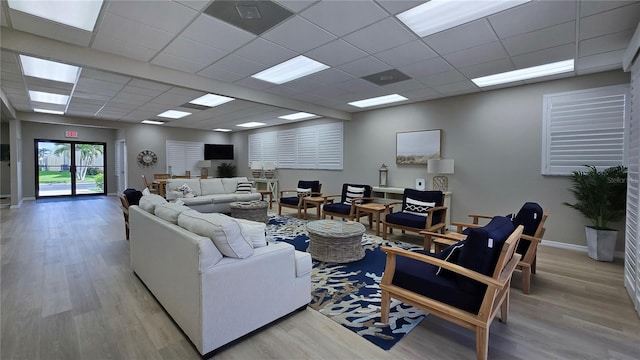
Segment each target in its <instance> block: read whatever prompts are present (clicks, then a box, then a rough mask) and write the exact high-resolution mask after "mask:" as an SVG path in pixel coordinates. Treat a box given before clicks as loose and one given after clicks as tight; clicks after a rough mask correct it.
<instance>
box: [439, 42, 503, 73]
mask: <svg viewBox="0 0 640 360" xmlns="http://www.w3.org/2000/svg"><path fill="white" fill-rule="evenodd" d="M443 57H444V58H445V59H446V60H447V61H448V62H449V63H450V64H451V65H453V66H454V67H467V66H471V65H476V64H482V63H485V62H489V61H495V60H499V59H503V58H507V57H509V55H507V52H506V51H504V48H503V47H502V44H501V43H500V42H498V41H496V42H493V43H489V44H483V45H480V46H476V47H474V48H470V49H467V50H462V51H458V52H455V53H451V54H448V55H444V56H443Z"/></svg>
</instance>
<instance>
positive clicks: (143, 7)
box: [107, 1, 198, 35]
mask: <svg viewBox="0 0 640 360" xmlns="http://www.w3.org/2000/svg"><path fill="white" fill-rule="evenodd" d="M107 4H108V8H107V12H108V13H112V14H116V15H118V16H121V17H124V18H127V19H130V20H133V21H135V22H138V23H142V24H145V25H147V26H150V27H154V28H158V29H160V30H163V31H166V32H168V33H171V34H173V35H176V34H178V33H179V32H180V31H182V29H184V27H185V26H187V24H189V23H190V22H191V21H192V20H193V18H195V17H196V16H197V15H198V12H197V11H195V10H193V9H191V8H189V7H186V6H184V5H181V4H178V3H176V2H173V1H154V2H153V6H149V4H148V3H147V2H145V1H110V2H108V3H107Z"/></svg>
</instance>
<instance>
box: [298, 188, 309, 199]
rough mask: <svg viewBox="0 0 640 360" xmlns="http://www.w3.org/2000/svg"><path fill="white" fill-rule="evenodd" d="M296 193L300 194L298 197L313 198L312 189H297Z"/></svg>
mask: <svg viewBox="0 0 640 360" xmlns="http://www.w3.org/2000/svg"><path fill="white" fill-rule="evenodd" d="M296 191H297V192H298V197H310V196H311V188H308V189H303V188H296Z"/></svg>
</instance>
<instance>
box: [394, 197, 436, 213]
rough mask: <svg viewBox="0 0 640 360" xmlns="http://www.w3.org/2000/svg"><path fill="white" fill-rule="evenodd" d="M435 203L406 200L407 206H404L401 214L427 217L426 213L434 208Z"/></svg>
mask: <svg viewBox="0 0 640 360" xmlns="http://www.w3.org/2000/svg"><path fill="white" fill-rule="evenodd" d="M435 206H436V203H435V202H424V201H420V200H416V199H412V198H409V197H408V198H407V204H406V205H405V207H404V209H403V210H402V212H405V213H409V214H413V215H419V216H425V217H426V216H427V211H428V210H429V209H431V208H432V207H435Z"/></svg>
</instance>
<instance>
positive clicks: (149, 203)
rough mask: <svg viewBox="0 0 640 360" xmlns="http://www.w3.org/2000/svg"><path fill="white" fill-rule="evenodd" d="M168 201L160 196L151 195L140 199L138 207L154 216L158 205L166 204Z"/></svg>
mask: <svg viewBox="0 0 640 360" xmlns="http://www.w3.org/2000/svg"><path fill="white" fill-rule="evenodd" d="M166 203H167V200H165V198H163V197H162V196H160V195H156V194H150V195H144V196H142V197H141V198H140V202H139V203H138V206H140V208H141V209H142V210H144V211H146V212H148V213H149V214H153V213H154V211H155V209H156V206H157V205H162V204H166Z"/></svg>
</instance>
